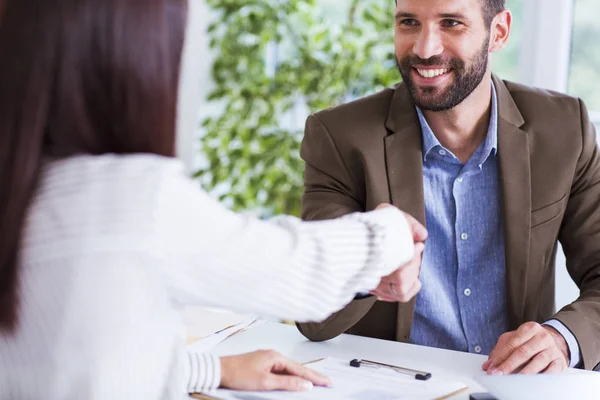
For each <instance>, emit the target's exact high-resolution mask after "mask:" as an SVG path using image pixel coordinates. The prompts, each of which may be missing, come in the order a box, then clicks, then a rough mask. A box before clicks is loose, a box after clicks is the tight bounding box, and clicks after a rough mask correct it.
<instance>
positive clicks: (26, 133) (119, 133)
mask: <svg viewBox="0 0 600 400" xmlns="http://www.w3.org/2000/svg"><path fill="white" fill-rule="evenodd" d="M185 20H186V2H185V1H184V0H0V60H1V61H0V82H1V83H0V188H2V189H1V190H0V227H1V228H0V229H1V230H2V233H1V234H0V330H11V329H12V328H14V326H15V324H16V322H17V317H16V315H17V304H18V293H17V292H18V289H17V288H18V285H17V278H18V273H17V272H18V271H17V270H18V268H17V265H18V249H19V243H20V240H21V232H22V226H23V221H24V219H25V216H26V211H27V207H28V204H29V202H30V199H31V196H32V194H33V193H34V191H35V186H36V183H37V180H38V175H39V172H40V167H41V161H42V158H43V157H44V156H53V157H65V156H70V155H74V154H93V155H99V154H105V153H117V154H127V153H154V154H160V155H165V156H173V154H174V147H175V117H176V102H177V83H178V77H179V64H180V58H181V51H182V46H183V39H184V35H185V26H186V21H185Z"/></svg>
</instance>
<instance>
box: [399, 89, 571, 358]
mask: <svg viewBox="0 0 600 400" xmlns="http://www.w3.org/2000/svg"><path fill="white" fill-rule="evenodd" d="M417 114H418V116H419V122H420V124H421V132H422V137H423V189H424V194H425V214H426V223H427V230H428V231H429V237H428V239H427V242H426V245H425V252H424V253H423V262H422V265H421V275H420V279H421V282H422V283H423V287H422V289H421V291H420V292H419V294H418V295H417V301H416V305H415V314H414V321H413V326H412V331H411V337H410V343H414V344H419V345H425V346H432V347H439V348H444V349H450V350H458V351H468V352H472V353H481V354H489V353H490V352H491V350H492V349H493V348H494V346H495V345H496V343H497V341H498V338H499V337H500V335H501V334H503V333H504V332H506V331H508V308H507V302H506V267H505V256H504V231H503V226H502V221H503V219H502V209H501V207H502V203H501V192H500V181H499V173H498V168H499V166H498V102H497V96H496V89H495V87H494V84H493V83H492V106H491V114H490V124H489V127H488V132H487V136H486V139H485V140H484V141H483V143H481V145H480V146H479V147H478V148H477V150H476V151H475V152H474V153H473V155H472V156H471V158H470V159H469V160H468V161H467V162H466V163H465V164H463V163H462V162H461V161H460V160H459V159H458V158H456V156H454V154H452V152H451V151H449V150H448V149H446V148H444V146H442V145H441V144H440V142H439V141H438V140H437V138H436V136H435V134H434V133H433V131H432V130H431V128H430V127H429V124H428V123H427V121H426V120H425V117H424V116H423V113H422V112H421V110H420V109H419V108H418V107H417ZM546 325H550V326H552V327H554V328H555V329H557V330H558V331H559V332H560V333H561V334H562V335H563V337H564V338H565V340H566V342H567V345H568V347H569V351H570V354H571V363H570V367H574V366H577V365H578V364H579V363H580V360H581V353H580V348H579V345H578V344H577V340H576V339H575V337H574V336H573V334H572V333H571V332H570V331H569V330H568V329H567V328H566V327H565V326H564V325H563V324H562V323H561V322H560V321H558V320H550V321H548V322H546Z"/></svg>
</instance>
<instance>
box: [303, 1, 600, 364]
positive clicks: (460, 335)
mask: <svg viewBox="0 0 600 400" xmlns="http://www.w3.org/2000/svg"><path fill="white" fill-rule="evenodd" d="M511 18H512V17H511V14H510V12H509V11H508V10H505V8H504V1H503V0H398V1H397V4H396V9H395V22H396V24H395V50H396V58H397V61H398V68H399V69H400V72H401V74H402V78H403V83H402V84H400V85H398V86H396V87H395V88H391V89H386V90H383V91H382V92H379V93H377V94H375V95H372V96H369V97H366V98H363V99H360V100H358V101H355V102H352V103H349V104H346V105H342V106H339V107H335V108H333V109H329V110H325V111H322V112H319V113H317V114H315V115H312V116H310V117H309V118H308V121H307V124H306V134H305V138H304V142H303V144H302V149H301V155H302V157H303V159H304V160H305V161H306V172H305V193H304V199H303V217H304V218H305V219H307V220H321V219H328V218H335V217H338V216H340V215H344V214H348V213H351V212H355V211H365V210H370V209H373V208H374V207H375V206H376V205H377V204H379V203H382V202H390V203H393V204H394V205H397V206H399V207H400V208H401V209H403V210H405V211H407V212H408V213H410V214H412V215H413V216H415V217H416V218H417V220H419V221H420V222H421V223H425V224H426V226H427V230H428V231H429V238H428V239H427V242H426V244H425V245H423V244H420V243H419V244H418V245H417V246H416V249H417V250H416V252H415V255H414V259H413V261H412V262H411V263H410V264H409V265H407V266H405V267H404V268H402V269H401V270H400V271H399V272H397V273H394V274H392V275H390V276H388V277H386V278H384V279H382V280H381V282H380V285H379V286H378V288H377V289H376V290H375V291H373V292H371V293H360V294H358V295H357V297H356V299H355V300H354V301H353V302H351V303H350V304H349V305H348V306H347V307H346V308H345V309H343V310H342V311H340V312H338V313H336V314H334V315H332V316H331V317H330V318H328V319H327V320H326V321H324V322H321V323H304V324H298V328H299V330H300V331H301V332H302V333H303V334H304V335H305V336H306V337H307V338H309V339H311V340H316V341H321V340H327V339H330V338H333V337H335V336H337V335H339V334H341V333H343V332H346V333H351V334H356V335H362V336H368V337H373V338H379V339H388V340H397V341H402V342H409V343H414V344H419V345H425V346H434V347H439V348H446V349H452V350H459V351H468V352H473V353H480V354H489V359H488V361H487V362H486V363H485V364H483V366H482V368H483V369H484V370H486V371H487V372H488V373H490V374H508V373H513V372H516V371H520V372H522V373H538V372H559V371H562V370H563V369H565V368H566V367H568V366H571V367H580V368H586V369H598V367H599V365H600V210H599V209H598V199H599V198H600V156H599V154H598V150H597V148H596V138H595V131H594V128H593V125H592V124H591V122H590V119H589V117H588V114H587V110H586V108H585V106H584V104H583V103H582V102H581V101H580V100H578V99H574V98H571V97H568V96H566V95H563V94H559V93H554V92H549V91H543V90H537V89H533V88H528V87H525V86H522V85H518V84H515V83H511V82H507V81H502V80H501V79H499V78H498V77H496V76H494V75H492V73H491V67H490V57H491V54H492V53H494V52H496V51H498V50H500V49H501V48H502V47H504V45H505V44H506V42H507V40H508V37H509V33H510V27H511ZM416 240H417V239H416ZM558 240H560V242H561V243H562V246H563V249H564V251H565V254H566V256H567V266H568V269H569V273H570V275H571V277H572V278H573V279H574V281H575V283H576V284H577V285H578V286H579V288H580V291H581V296H580V297H579V299H578V300H577V301H575V302H574V303H572V304H570V305H568V306H566V307H565V308H563V309H562V310H560V311H559V312H558V313H555V309H554V261H555V255H556V246H557V241H558ZM423 249H424V250H423ZM416 277H419V279H420V282H419V281H418V280H416V279H415V278H416ZM415 282H416V283H415ZM411 283H412V285H411ZM417 293H418V296H417Z"/></svg>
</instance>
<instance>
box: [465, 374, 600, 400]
mask: <svg viewBox="0 0 600 400" xmlns="http://www.w3.org/2000/svg"><path fill="white" fill-rule="evenodd" d="M476 379H477V381H478V382H479V383H481V385H482V386H483V387H485V388H486V389H487V390H489V392H490V393H492V394H493V395H494V396H495V397H497V398H498V399H500V400H565V399H574V400H575V399H576V400H598V399H599V398H600V373H598V372H590V371H574V370H567V371H566V372H564V373H562V374H552V375H503V376H495V375H490V376H488V375H486V376H480V377H477V378H476Z"/></svg>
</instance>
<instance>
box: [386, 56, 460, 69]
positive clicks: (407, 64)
mask: <svg viewBox="0 0 600 400" xmlns="http://www.w3.org/2000/svg"><path fill="white" fill-rule="evenodd" d="M396 62H397V63H398V65H399V66H401V67H402V68H403V69H405V70H406V69H409V68H412V67H413V66H414V65H420V66H423V67H433V66H436V67H437V66H439V67H442V68H452V69H461V68H462V67H463V66H464V63H463V62H462V61H460V60H458V59H455V58H449V59H448V58H444V57H441V56H433V57H430V58H426V59H425V58H421V57H418V56H414V55H413V56H406V57H404V58H402V60H398V59H397V60H396Z"/></svg>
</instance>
